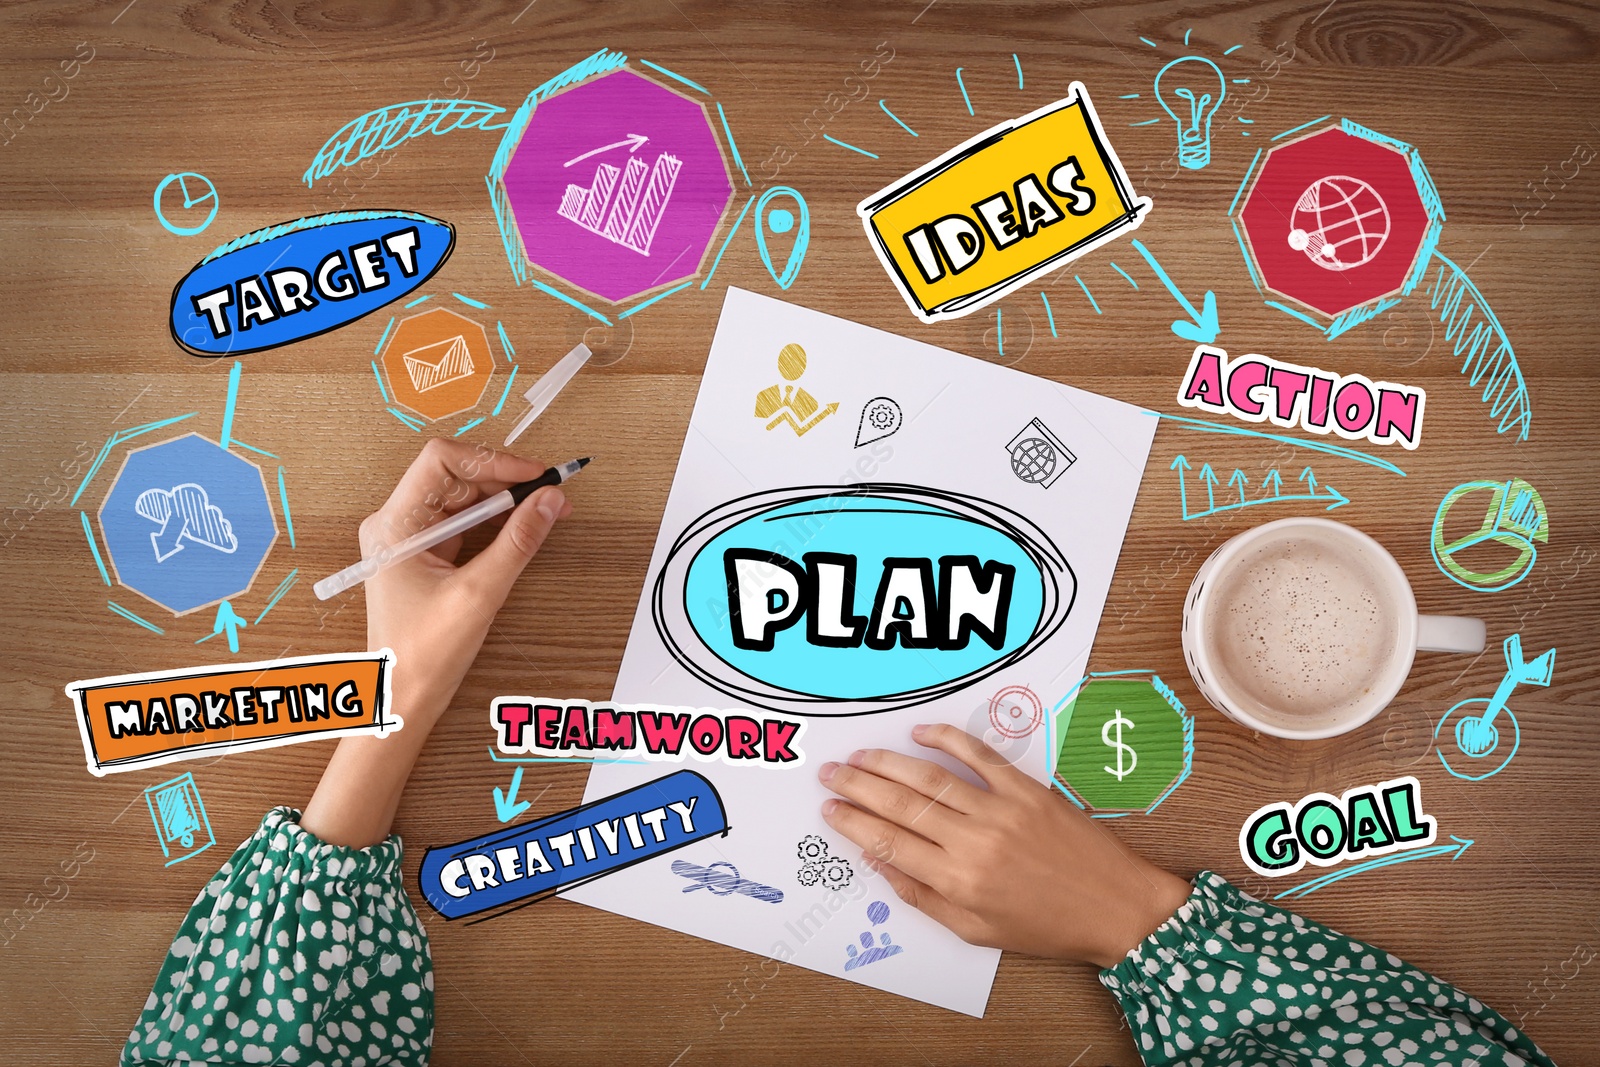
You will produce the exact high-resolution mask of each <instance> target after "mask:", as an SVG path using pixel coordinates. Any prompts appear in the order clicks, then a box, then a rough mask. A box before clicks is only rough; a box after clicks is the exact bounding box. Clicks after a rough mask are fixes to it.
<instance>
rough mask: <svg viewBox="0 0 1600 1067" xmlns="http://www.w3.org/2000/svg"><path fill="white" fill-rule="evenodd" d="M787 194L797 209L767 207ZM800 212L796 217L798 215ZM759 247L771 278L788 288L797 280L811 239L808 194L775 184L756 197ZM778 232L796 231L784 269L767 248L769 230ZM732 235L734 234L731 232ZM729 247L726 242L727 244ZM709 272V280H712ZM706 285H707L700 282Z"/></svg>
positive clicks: (781, 286) (790, 242)
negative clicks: (806, 195)
mask: <svg viewBox="0 0 1600 1067" xmlns="http://www.w3.org/2000/svg"><path fill="white" fill-rule="evenodd" d="M780 196H782V197H788V198H789V200H790V201H791V202H793V204H794V211H790V210H789V209H788V208H784V207H775V208H771V209H770V210H769V209H768V207H767V205H768V204H769V203H771V202H772V201H773V200H775V199H777V198H778V197H780ZM796 213H798V214H799V219H798V220H796V218H795V215H796ZM755 227H756V250H757V251H758V252H760V253H761V262H762V264H763V265H765V266H766V268H767V273H768V274H770V275H772V280H773V281H775V282H777V283H778V288H779V289H787V288H789V286H791V285H793V284H794V279H795V276H796V275H798V274H799V273H800V265H801V264H802V263H804V262H805V258H806V248H807V247H808V246H809V245H810V243H811V209H810V208H808V207H807V206H806V198H805V197H803V196H801V195H800V194H799V193H798V192H797V191H795V190H794V189H791V188H789V186H787V185H774V186H773V187H772V188H770V189H768V190H767V191H766V192H764V193H762V194H761V198H760V199H759V200H757V201H756V217H755ZM768 230H771V231H772V232H773V233H776V234H788V233H791V232H792V233H793V234H794V236H793V237H792V238H790V239H789V254H788V256H786V257H785V258H784V261H783V269H782V270H778V269H777V268H775V267H773V265H772V252H771V250H770V249H768V248H767V231H768ZM728 236H729V237H730V238H731V237H732V236H733V234H732V233H731V232H730V233H729V235H728ZM724 247H726V246H724ZM709 280H710V278H709V276H708V277H707V281H709ZM701 288H704V286H701Z"/></svg>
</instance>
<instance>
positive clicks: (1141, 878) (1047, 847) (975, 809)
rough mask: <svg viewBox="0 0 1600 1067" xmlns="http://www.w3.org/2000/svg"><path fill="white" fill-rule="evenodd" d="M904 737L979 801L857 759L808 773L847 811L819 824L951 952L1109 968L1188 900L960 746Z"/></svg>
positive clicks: (937, 774) (875, 759)
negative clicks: (931, 754) (969, 950)
mask: <svg viewBox="0 0 1600 1067" xmlns="http://www.w3.org/2000/svg"><path fill="white" fill-rule="evenodd" d="M911 735H912V737H913V738H914V739H915V740H916V742H917V743H918V744H920V745H922V746H924V747H927V748H936V749H939V750H940V751H943V752H946V753H948V754H949V755H951V756H954V757H955V758H956V759H958V760H960V761H961V762H962V763H965V764H966V765H967V766H968V767H970V768H972V770H973V771H974V772H975V773H976V774H977V775H978V777H979V778H981V779H982V780H983V782H984V783H985V785H986V786H987V787H988V788H986V789H985V788H980V787H979V786H975V785H972V784H971V783H969V782H967V781H965V780H963V779H961V778H959V777H957V776H956V775H954V774H951V773H950V772H949V771H947V770H945V769H944V768H943V767H940V766H938V765H937V764H934V763H930V762H928V761H927V760H922V759H916V758H914V757H912V756H906V755H902V754H901V753H898V752H889V751H886V750H884V749H866V750H864V751H860V752H856V753H855V754H853V755H852V756H851V757H850V759H849V761H848V762H847V763H846V764H838V763H826V764H823V766H822V767H821V768H820V770H819V771H818V777H819V778H820V779H821V780H822V782H823V784H824V785H826V786H827V787H828V788H829V789H831V790H833V791H834V792H835V793H838V794H839V795H840V796H841V797H843V798H845V799H844V801H839V800H829V801H827V802H826V803H825V804H823V806H822V817H823V818H824V819H825V820H827V823H828V825H829V826H831V827H833V828H834V829H835V830H837V831H838V832H839V833H841V834H843V835H844V836H845V837H848V838H849V839H850V840H851V841H854V842H855V843H856V844H857V845H860V846H861V847H862V848H863V849H864V850H865V853H864V857H865V859H866V861H867V864H868V865H869V866H870V867H872V869H873V870H875V871H877V872H878V873H880V874H882V875H883V876H884V878H885V879H886V880H887V881H888V882H889V884H890V885H891V886H893V887H894V891H895V892H896V893H897V894H899V896H900V899H901V900H904V901H905V902H906V903H907V904H910V905H912V906H913V907H915V908H919V909H921V910H922V911H924V912H927V913H928V914H929V915H930V916H932V917H933V918H934V919H936V920H938V921H939V922H940V923H943V924H944V925H945V926H948V927H949V928H950V929H952V930H954V931H955V932H956V934H958V935H959V936H960V937H961V938H962V939H963V940H965V941H969V942H971V943H973V944H977V945H989V946H992V947H994V948H1002V949H1010V950H1012V951H1016V952H1027V953H1029V954H1031V955H1035V956H1054V957H1059V958H1062V959H1074V960H1085V961H1088V962H1090V963H1093V964H1095V965H1096V966H1099V967H1110V966H1112V965H1113V964H1115V963H1116V962H1117V961H1119V960H1121V959H1122V957H1123V956H1125V955H1127V953H1128V951H1129V950H1130V949H1132V948H1133V947H1134V946H1135V945H1137V944H1138V943H1139V942H1140V941H1141V940H1143V939H1144V937H1145V936H1146V935H1148V934H1149V933H1150V932H1151V931H1153V930H1154V929H1155V928H1156V927H1158V926H1160V925H1161V924H1162V923H1163V922H1165V921H1166V919H1167V918H1168V917H1169V916H1171V915H1172V913H1173V912H1175V911H1176V910H1177V909H1178V906H1179V905H1181V904H1182V903H1183V902H1184V901H1185V900H1186V899H1188V896H1189V884H1188V883H1187V882H1185V881H1184V880H1183V879H1181V878H1179V877H1177V876H1176V875H1173V874H1169V873H1167V872H1166V871H1163V870H1161V869H1160V868H1159V867H1156V866H1155V865H1154V864H1151V863H1150V862H1148V861H1147V860H1145V859H1143V858H1142V857H1140V856H1138V855H1136V854H1134V853H1133V852H1131V851H1129V850H1128V848H1127V847H1126V846H1125V845H1123V844H1122V842H1120V841H1118V840H1117V838H1116V837H1115V836H1114V835H1112V833H1111V832H1110V831H1109V830H1106V829H1105V828H1103V827H1101V826H1099V825H1097V824H1096V823H1095V822H1094V821H1093V820H1092V819H1090V818H1089V817H1088V816H1086V815H1084V814H1083V812H1081V811H1079V810H1078V809H1077V808H1075V807H1073V806H1072V805H1071V804H1070V803H1068V802H1067V801H1066V800H1065V799H1064V798H1062V797H1059V796H1056V795H1055V793H1054V792H1053V791H1052V790H1051V789H1050V788H1049V787H1047V786H1043V785H1040V784H1039V783H1038V782H1036V781H1034V780H1033V779H1032V778H1029V777H1028V776H1027V775H1026V774H1024V773H1023V772H1021V771H1019V770H1017V769H1016V768H1015V767H1013V766H1011V764H1009V763H1007V762H1006V760H1005V759H1004V758H1003V757H1002V756H1001V755H1000V754H999V753H997V752H995V751H994V749H992V748H990V747H989V746H988V745H986V744H984V743H983V742H982V741H979V740H978V739H977V738H975V737H973V736H972V735H970V734H967V733H964V732H963V731H961V730H959V729H957V728H956V727H954V726H946V725H936V726H918V727H917V728H916V729H914V730H912V732H911ZM845 801H848V802H849V803H846V802H845Z"/></svg>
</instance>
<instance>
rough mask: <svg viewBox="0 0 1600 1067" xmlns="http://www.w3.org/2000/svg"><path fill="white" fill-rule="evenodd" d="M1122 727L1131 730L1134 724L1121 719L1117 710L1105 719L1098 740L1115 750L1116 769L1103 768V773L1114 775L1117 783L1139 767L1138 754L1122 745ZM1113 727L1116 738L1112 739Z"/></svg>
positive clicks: (1131, 747)
mask: <svg viewBox="0 0 1600 1067" xmlns="http://www.w3.org/2000/svg"><path fill="white" fill-rule="evenodd" d="M1124 726H1126V727H1127V728H1128V729H1130V730H1131V729H1133V727H1134V723H1133V720H1132V719H1125V718H1123V717H1122V709H1121V708H1118V709H1117V713H1116V714H1115V715H1113V716H1112V717H1111V718H1109V719H1107V720H1106V723H1105V725H1104V726H1102V727H1100V740H1101V742H1102V743H1103V744H1105V745H1108V746H1109V747H1111V748H1114V749H1116V750H1117V766H1116V768H1115V769H1113V768H1111V767H1107V768H1105V772H1106V773H1107V774H1110V775H1114V776H1115V777H1116V779H1117V781H1119V782H1120V781H1122V780H1123V779H1124V778H1126V777H1127V776H1128V775H1130V774H1132V773H1133V769H1134V768H1135V767H1137V766H1138V765H1139V754H1138V753H1137V752H1135V751H1134V750H1133V746H1132V745H1129V744H1124V743H1123V740H1122V728H1123V727H1124ZM1113 727H1115V728H1116V737H1112V736H1111V733H1112V728H1113ZM1124 752H1126V753H1127V754H1128V766H1127V769H1123V766H1122V754H1123V753H1124Z"/></svg>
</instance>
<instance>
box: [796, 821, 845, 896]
mask: <svg viewBox="0 0 1600 1067" xmlns="http://www.w3.org/2000/svg"><path fill="white" fill-rule="evenodd" d="M795 851H796V852H797V853H798V854H799V856H800V859H801V861H802V862H801V864H800V869H799V870H798V871H796V872H795V874H794V876H795V880H796V881H798V882H799V883H800V884H801V885H803V886H806V887H808V888H809V887H810V886H814V885H821V886H822V887H823V888H824V889H843V888H844V887H845V886H847V885H849V884H850V880H851V879H852V878H854V877H855V873H856V872H855V868H853V867H851V866H850V861H849V860H847V859H845V858H844V857H843V856H831V855H829V854H828V843H827V842H826V841H824V840H823V839H822V838H820V837H818V836H817V835H816V834H807V835H806V836H805V837H803V838H801V839H800V844H799V845H798V846H796V848H795Z"/></svg>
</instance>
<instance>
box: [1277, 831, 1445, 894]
mask: <svg viewBox="0 0 1600 1067" xmlns="http://www.w3.org/2000/svg"><path fill="white" fill-rule="evenodd" d="M1450 840H1452V841H1454V842H1455V844H1453V845H1433V846H1432V847H1430V848H1417V849H1412V850H1411V851H1410V852H1401V853H1398V854H1396V855H1393V856H1380V857H1379V858H1378V859H1375V860H1368V861H1367V862H1366V863H1357V864H1356V865H1354V866H1353V867H1345V868H1342V869H1340V870H1337V871H1334V872H1333V873H1332V874H1325V875H1323V876H1321V877H1320V878H1313V879H1311V881H1309V882H1301V883H1300V884H1299V885H1297V886H1295V887H1294V888H1293V889H1285V890H1284V891H1283V892H1281V893H1279V894H1278V895H1277V896H1275V897H1273V898H1272V899H1273V900H1282V899H1283V898H1284V897H1304V896H1310V895H1311V894H1312V893H1315V892H1316V891H1317V890H1319V889H1324V888H1326V887H1327V886H1330V885H1332V884H1333V883H1335V882H1337V881H1340V880H1341V879H1345V878H1349V877H1350V876H1351V875H1352V874H1360V873H1361V872H1363V871H1375V870H1377V869H1378V868H1379V867H1390V866H1393V865H1394V864H1396V863H1409V862H1411V861H1412V860H1423V859H1427V858H1428V857H1429V856H1450V862H1452V863H1454V862H1455V861H1456V860H1458V859H1460V858H1461V854H1462V853H1463V852H1465V851H1466V850H1467V849H1469V848H1471V847H1472V844H1473V842H1472V840H1471V839H1470V838H1465V837H1457V836H1456V835H1455V834H1451V835H1450ZM1451 853H1455V854H1454V855H1451Z"/></svg>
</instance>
